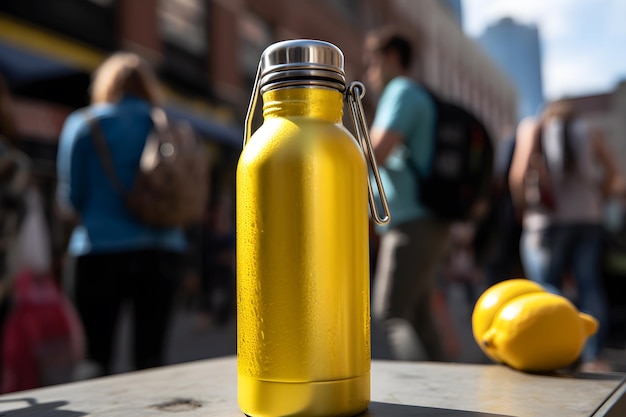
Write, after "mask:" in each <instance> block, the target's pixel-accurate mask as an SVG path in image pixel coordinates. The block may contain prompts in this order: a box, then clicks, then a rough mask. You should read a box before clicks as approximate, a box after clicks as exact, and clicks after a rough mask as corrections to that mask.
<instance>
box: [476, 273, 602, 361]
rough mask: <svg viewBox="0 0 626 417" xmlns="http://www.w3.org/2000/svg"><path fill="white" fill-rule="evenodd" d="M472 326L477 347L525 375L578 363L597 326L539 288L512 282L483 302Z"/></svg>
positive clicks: (497, 287) (489, 291)
mask: <svg viewBox="0 0 626 417" xmlns="http://www.w3.org/2000/svg"><path fill="white" fill-rule="evenodd" d="M528 284H531V285H528ZM532 284H534V286H533V285H532ZM472 327H473V329H472V330H473V332H474V338H475V339H476V342H477V343H478V345H479V346H480V347H481V348H482V349H483V351H484V352H485V353H486V354H487V355H488V356H489V357H490V358H492V359H493V360H495V361H497V362H502V363H505V364H507V365H509V366H510V367H512V368H515V369H518V370H522V371H552V370H557V369H560V368H563V367H566V366H568V365H570V364H572V363H573V362H574V361H575V360H576V359H577V358H578V356H579V355H580V353H581V351H582V349H583V346H584V344H585V342H586V340H587V338H588V337H589V336H591V335H592V334H594V333H595V332H596V331H597V328H598V322H597V320H596V319H595V318H593V317H592V316H590V315H588V314H584V313H581V312H579V311H578V310H577V309H576V307H575V306H574V305H573V304H572V303H571V302H570V301H569V300H567V299H566V298H565V297H562V296H560V295H555V294H551V293H548V292H546V291H545V290H543V288H542V287H541V286H539V285H538V284H535V283H533V282H531V281H527V280H509V281H503V282H501V283H499V284H496V285H494V286H493V287H491V288H489V289H487V291H485V293H484V294H483V295H482V296H481V297H480V298H479V300H478V302H477V303H476V306H475V307H474V313H473V315H472Z"/></svg>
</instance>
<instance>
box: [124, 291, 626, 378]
mask: <svg viewBox="0 0 626 417" xmlns="http://www.w3.org/2000/svg"><path fill="white" fill-rule="evenodd" d="M445 302H446V305H444V306H440V311H442V310H441V308H442V307H443V308H445V307H446V306H447V309H448V312H449V317H447V318H443V319H441V318H440V319H439V321H440V323H442V324H441V326H444V327H445V328H444V337H443V338H444V344H445V345H446V347H447V350H448V351H449V352H450V351H452V352H455V353H456V355H455V358H456V359H455V362H461V363H491V361H490V360H489V359H487V358H486V356H485V355H484V354H483V353H482V351H481V350H480V348H479V347H478V346H477V345H476V342H475V341H474V338H473V335H472V328H471V314H472V308H473V306H470V305H468V302H467V299H466V297H465V294H464V293H463V289H462V288H461V287H460V286H455V285H450V286H449V287H448V288H447V291H446V294H445ZM129 330H130V329H129V320H128V315H127V314H123V318H122V323H121V326H120V329H119V331H120V336H121V337H120V338H119V343H118V348H117V354H116V361H115V366H114V372H115V373H120V372H127V371H130V370H131V366H130V361H129V356H128V354H129V349H128V348H126V347H125V348H122V347H123V346H127V345H126V344H128V343H129ZM371 331H372V359H391V352H390V350H389V347H388V345H387V343H386V340H385V337H384V334H383V332H382V330H381V329H380V328H379V327H378V326H377V325H376V323H375V322H372V327H371ZM236 343H237V329H236V321H235V317H234V316H233V317H232V318H231V320H230V321H229V322H228V324H226V325H225V326H223V327H219V326H215V325H211V326H208V327H207V328H205V329H200V328H199V327H198V326H197V315H196V313H195V311H194V310H191V309H187V308H184V307H182V306H178V307H177V308H176V310H175V313H174V317H173V320H172V327H171V331H170V337H169V343H168V347H167V358H166V362H167V364H168V365H169V364H176V363H183V362H189V361H195V360H201V359H208V358H215V357H220V356H228V355H235V354H236V347H237V344H236ZM604 356H605V357H606V359H607V360H608V361H609V363H611V364H612V365H613V367H614V370H615V371H619V372H626V349H606V350H605V352H604Z"/></svg>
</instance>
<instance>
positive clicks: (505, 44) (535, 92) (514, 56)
mask: <svg viewBox="0 0 626 417" xmlns="http://www.w3.org/2000/svg"><path fill="white" fill-rule="evenodd" d="M478 42H479V43H480V44H481V45H482V46H483V48H484V49H485V50H486V52H487V53H488V54H489V55H490V56H491V57H492V58H493V60H494V61H495V62H496V63H497V64H498V65H499V66H500V67H501V68H502V69H503V70H504V71H505V72H506V73H507V74H508V75H509V77H511V79H512V80H513V82H514V83H515V86H516V87H517V90H518V94H519V99H518V118H519V119H521V118H523V117H526V116H530V115H535V114H537V113H538V111H540V110H541V107H542V105H543V101H544V98H543V82H542V78H541V47H540V43H539V31H538V30H537V27H536V26H535V25H523V24H520V23H517V22H515V21H514V20H513V19H511V18H504V19H501V20H499V21H498V22H496V23H494V24H492V25H491V26H489V27H487V28H486V29H485V31H484V32H483V33H482V35H480V37H479V38H478Z"/></svg>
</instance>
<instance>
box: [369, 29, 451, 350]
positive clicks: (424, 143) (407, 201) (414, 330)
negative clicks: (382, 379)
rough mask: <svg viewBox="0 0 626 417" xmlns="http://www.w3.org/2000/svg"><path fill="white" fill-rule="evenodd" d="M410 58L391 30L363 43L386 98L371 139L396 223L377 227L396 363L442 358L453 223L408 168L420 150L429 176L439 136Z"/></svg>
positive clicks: (382, 316) (404, 41) (380, 308)
mask: <svg viewBox="0 0 626 417" xmlns="http://www.w3.org/2000/svg"><path fill="white" fill-rule="evenodd" d="M412 58H413V47H412V45H411V42H410V41H409V40H408V38H406V37H404V36H403V35H401V34H400V33H397V32H396V31H394V30H393V29H392V28H383V29H380V30H378V31H374V32H372V33H370V34H369V35H368V36H367V38H366V40H365V44H364V61H365V64H366V66H367V73H366V81H367V82H368V84H369V87H371V88H372V89H373V90H374V91H375V92H377V93H380V94H381V95H380V98H379V102H378V105H377V108H376V115H375V118H374V121H373V124H372V127H371V131H370V136H371V139H372V144H373V146H374V154H375V157H376V160H377V161H378V163H379V166H380V175H381V178H382V181H383V185H384V189H385V192H386V193H387V199H388V201H389V208H390V211H391V213H392V216H391V221H390V223H389V224H388V225H387V226H385V227H381V228H379V229H378V231H379V232H380V235H381V236H380V246H379V249H378V259H377V262H376V272H375V277H374V291H373V299H372V302H373V305H372V310H373V311H372V313H373V316H374V318H375V319H376V320H377V321H379V322H380V323H381V324H382V326H383V327H384V329H385V331H386V334H387V338H388V343H389V346H390V348H391V351H392V355H393V357H394V358H395V359H397V360H444V359H445V354H444V349H443V346H442V341H441V338H440V335H439V333H438V330H437V326H436V324H435V321H434V318H433V314H432V310H431V304H432V296H433V289H434V282H435V275H436V272H437V268H438V267H439V266H440V263H441V261H442V259H443V257H444V256H445V250H446V245H447V242H448V234H449V225H448V224H447V223H446V222H442V221H440V220H437V219H436V218H434V217H433V216H432V215H431V214H430V213H429V211H428V210H427V209H426V208H425V207H424V206H423V205H422V204H421V203H420V201H419V198H418V196H417V195H416V181H417V178H416V177H415V176H414V174H413V171H412V170H411V169H410V168H409V167H408V165H407V158H408V154H409V152H414V153H415V155H417V158H416V160H417V161H418V168H419V169H420V170H422V171H423V172H427V169H428V166H429V161H430V157H431V155H432V153H433V149H434V137H435V135H434V128H435V103H434V102H433V100H432V98H431V96H430V95H429V94H428V93H427V92H426V91H425V90H424V88H423V87H422V86H421V85H420V84H419V83H418V82H416V81H415V80H413V79H411V78H410V77H409V75H408V74H409V69H410V67H411V64H412V62H411V61H412Z"/></svg>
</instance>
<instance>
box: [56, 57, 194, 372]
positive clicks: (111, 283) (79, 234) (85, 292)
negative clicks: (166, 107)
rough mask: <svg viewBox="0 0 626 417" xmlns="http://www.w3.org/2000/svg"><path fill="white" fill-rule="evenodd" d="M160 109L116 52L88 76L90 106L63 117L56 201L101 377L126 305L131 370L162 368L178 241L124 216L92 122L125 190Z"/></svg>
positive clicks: (143, 69) (132, 63)
mask: <svg viewBox="0 0 626 417" xmlns="http://www.w3.org/2000/svg"><path fill="white" fill-rule="evenodd" d="M160 104H161V92H160V91H159V86H158V81H157V78H156V76H155V74H154V72H153V71H152V69H151V68H150V67H149V66H148V64H147V63H146V62H144V61H143V60H142V59H141V58H139V57H138V56H137V55H135V54H131V53H116V54H114V55H112V56H111V57H110V58H109V59H107V60H106V61H105V62H104V63H103V64H102V65H101V66H100V67H99V68H98V69H97V71H96V72H95V74H94V80H93V84H92V86H91V105H90V106H89V107H88V108H86V109H81V110H78V111H76V112H74V113H72V114H71V115H70V116H69V117H68V118H67V120H66V121H65V125H64V127H63V131H62V133H61V138H60V141H59V152H58V160H57V171H58V172H57V174H58V199H59V203H60V205H61V207H62V208H63V207H64V208H68V209H72V210H73V211H74V212H75V213H76V214H77V215H78V217H79V219H80V222H79V224H78V226H77V227H76V228H75V229H74V231H73V233H72V236H71V238H70V243H69V248H68V252H69V254H70V255H72V256H74V257H76V263H75V264H76V266H75V268H76V269H75V274H74V275H75V280H76V282H75V300H76V306H77V309H78V311H79V313H80V315H81V318H82V320H83V324H84V327H85V331H86V337H87V352H88V357H89V359H90V360H92V361H94V362H96V363H97V364H98V365H99V366H100V367H101V368H102V372H103V373H104V374H109V373H111V356H112V351H113V346H114V343H113V342H114V341H113V336H114V334H115V325H116V322H117V319H118V315H119V312H120V307H121V305H122V303H123V302H125V301H131V302H132V306H133V311H134V343H135V347H134V361H135V367H136V368H137V369H143V368H149V367H154V366H159V365H162V364H163V351H164V344H165V338H166V332H167V327H168V323H169V316H170V310H171V306H172V302H173V296H174V293H175V289H176V284H177V281H178V279H179V277H180V275H181V273H182V266H183V264H182V259H183V258H182V251H183V250H184V249H185V238H184V234H183V231H182V230H180V229H176V228H172V229H155V228H152V227H150V226H148V225H145V224H142V223H141V222H140V221H139V220H138V219H136V218H135V217H133V215H131V213H130V212H129V210H128V209H127V207H126V205H125V202H124V199H123V198H122V195H121V191H120V190H119V189H117V188H116V187H115V185H114V183H113V181H112V180H111V178H110V177H109V176H108V175H107V171H106V170H105V168H104V166H103V163H102V160H101V158H100V155H99V153H98V151H97V148H96V146H95V142H94V138H93V137H92V134H91V131H90V127H89V118H93V119H95V121H96V123H98V124H99V125H100V127H101V130H102V133H103V136H104V138H105V140H106V143H107V147H108V149H109V151H110V154H111V160H112V164H113V168H114V171H115V173H116V174H117V177H118V178H119V180H120V182H121V184H122V186H123V187H124V188H125V189H126V190H130V189H131V186H132V184H133V181H134V179H135V176H136V174H137V172H138V169H139V160H140V157H141V153H142V151H143V147H144V144H145V141H146V138H147V136H148V133H149V131H150V129H151V127H152V121H151V118H150V110H151V108H152V107H153V106H158V105H160Z"/></svg>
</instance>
